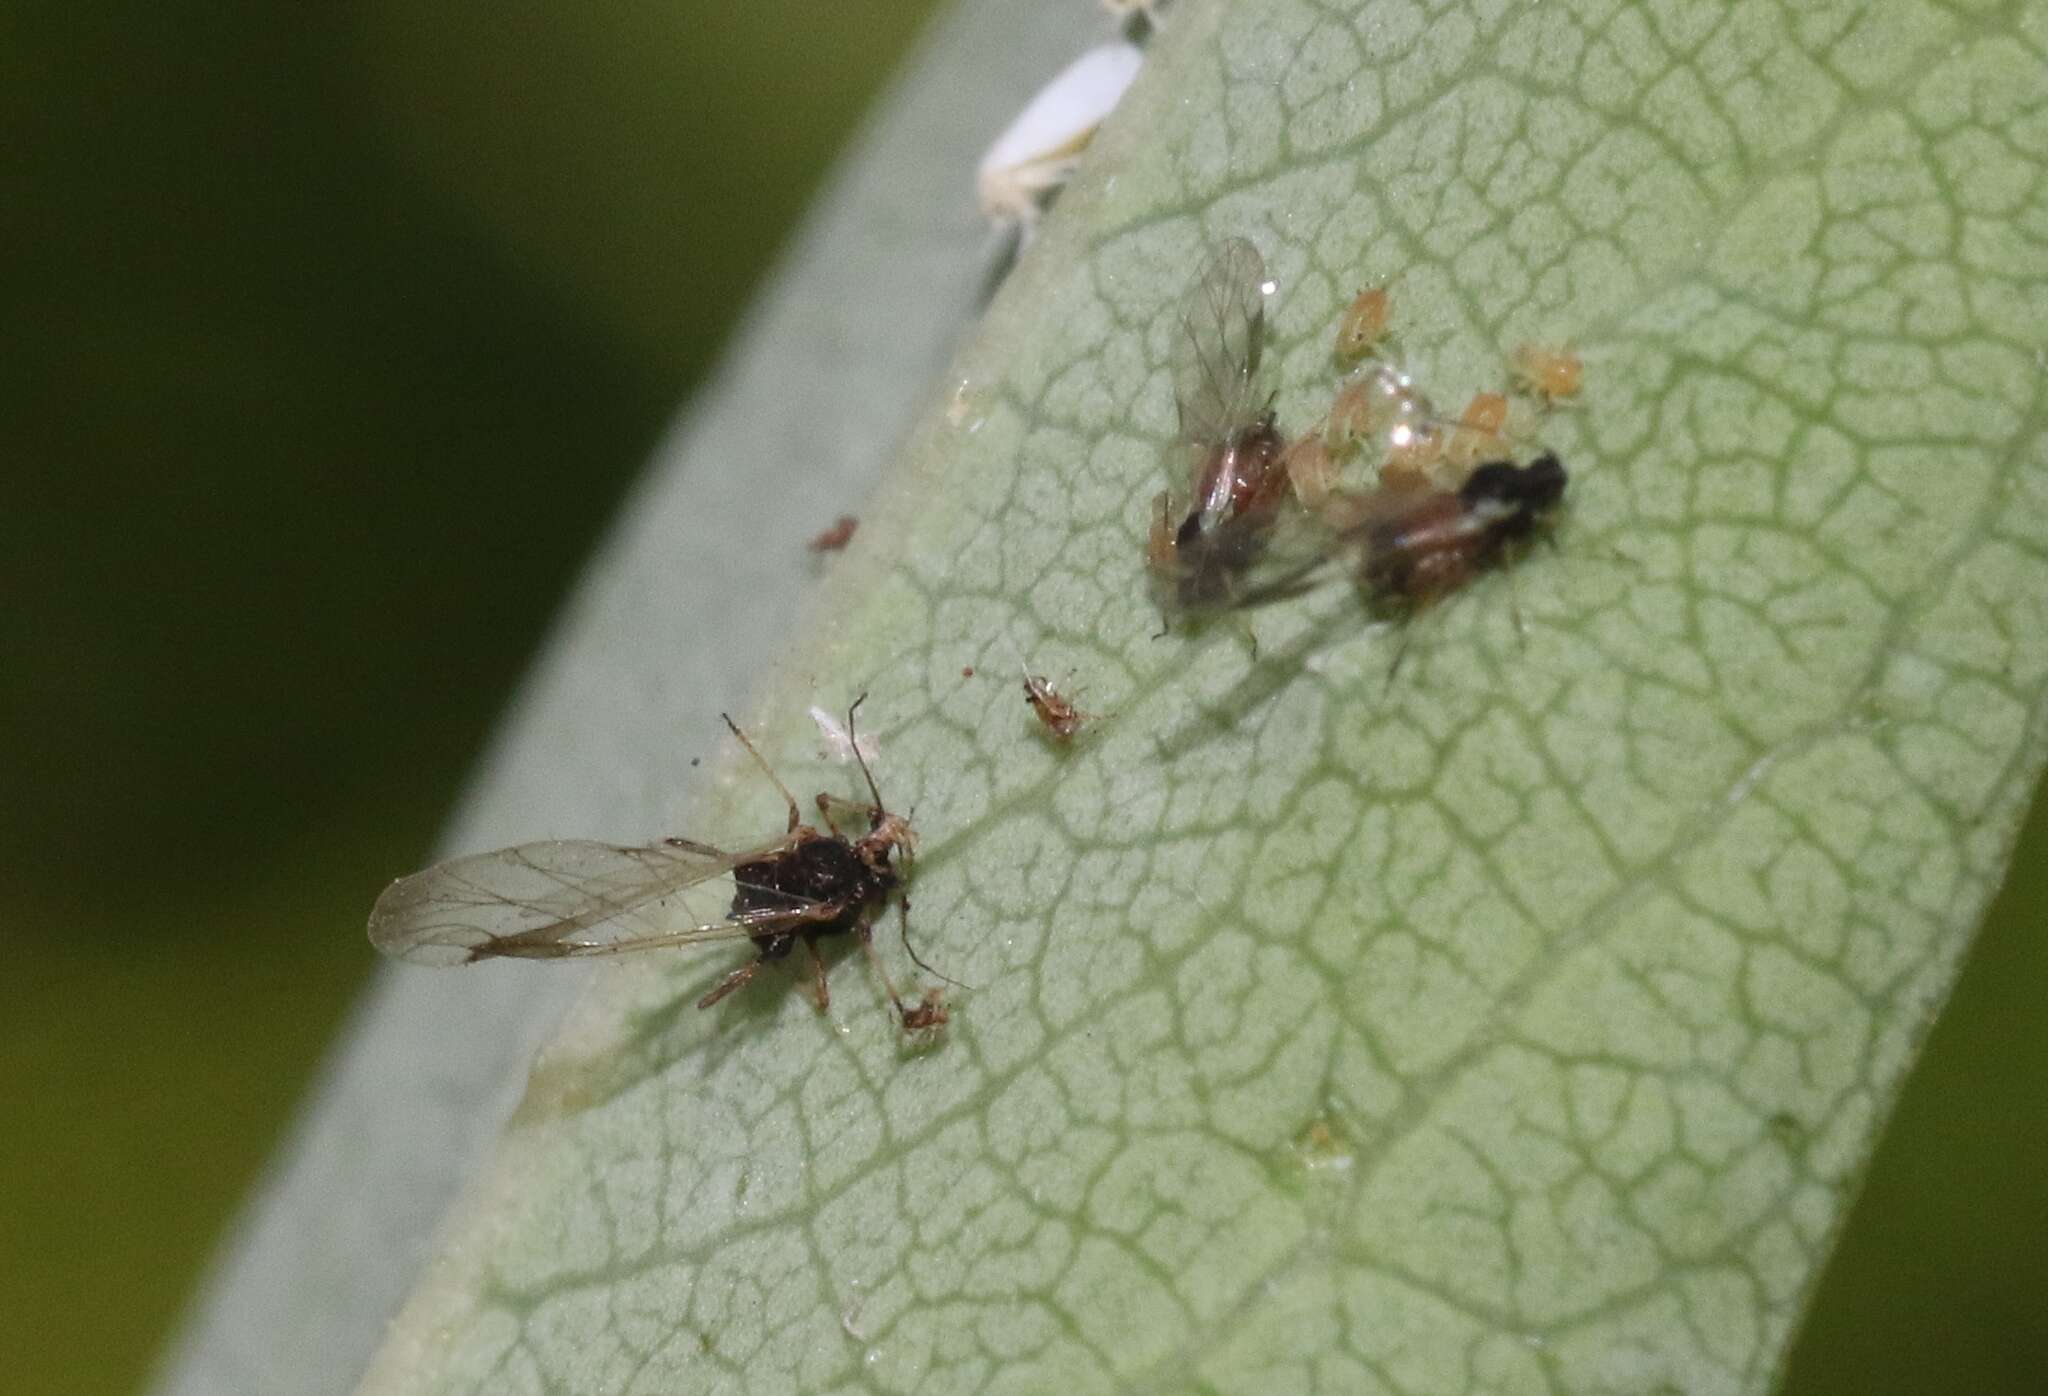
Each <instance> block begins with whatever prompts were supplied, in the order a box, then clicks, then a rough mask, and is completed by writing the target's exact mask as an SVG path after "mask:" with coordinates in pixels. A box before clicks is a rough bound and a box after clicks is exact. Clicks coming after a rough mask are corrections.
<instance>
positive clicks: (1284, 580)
mask: <svg viewBox="0 0 2048 1396" xmlns="http://www.w3.org/2000/svg"><path fill="white" fill-rule="evenodd" d="M1362 536H1363V535H1362V531H1360V532H1353V531H1340V530H1338V529H1334V528H1332V527H1331V526H1330V525H1329V524H1327V523H1326V522H1324V521H1323V519H1322V518H1321V517H1319V516H1317V515H1313V514H1310V513H1308V512H1307V511H1305V510H1301V509H1294V508H1286V509H1277V510H1267V511H1262V512H1259V513H1255V514H1238V515H1234V516H1232V517H1230V518H1227V519H1225V520H1223V522H1221V523H1220V524H1218V525H1217V526H1216V527H1215V528H1213V529H1210V530H1209V531H1207V532H1205V533H1203V534H1201V535H1200V536H1199V537H1197V538H1194V539H1192V540H1190V541H1189V542H1188V543H1186V544H1184V545H1182V546H1179V547H1177V548H1175V549H1174V551H1173V553H1172V556H1171V558H1170V560H1168V561H1166V562H1165V563H1164V564H1163V565H1160V566H1158V567H1156V568H1155V573H1156V575H1157V576H1158V577H1159V580H1160V582H1161V583H1162V584H1163V585H1162V586H1161V587H1160V600H1161V602H1162V604H1163V605H1164V606H1165V608H1166V609H1167V610H1168V611H1169V612H1175V613H1179V614H1182V615H1203V614H1214V613H1216V612H1219V611H1235V610H1249V609H1252V608H1254V607H1258V606H1264V605H1269V604H1271V603H1272V602H1275V601H1284V600H1286V599H1288V598H1289V597H1292V596H1299V595H1301V594H1302V593H1303V592H1306V591H1310V590H1312V589H1314V588H1316V587H1318V586H1321V585H1322V584H1323V583H1324V582H1326V581H1329V580H1332V579H1334V578H1336V577H1338V576H1341V575H1343V573H1342V571H1341V569H1340V567H1339V565H1338V564H1340V563H1341V562H1343V560H1344V559H1345V558H1346V557H1347V556H1350V555H1351V553H1352V552H1353V551H1355V540H1356V539H1357V538H1361V537H1362Z"/></svg>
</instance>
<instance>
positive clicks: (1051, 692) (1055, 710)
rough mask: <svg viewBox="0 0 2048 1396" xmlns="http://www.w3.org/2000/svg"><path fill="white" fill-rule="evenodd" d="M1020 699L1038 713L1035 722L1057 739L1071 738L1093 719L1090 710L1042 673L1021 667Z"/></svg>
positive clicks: (1093, 715)
mask: <svg viewBox="0 0 2048 1396" xmlns="http://www.w3.org/2000/svg"><path fill="white" fill-rule="evenodd" d="M1024 701H1025V702H1027V703H1029V704H1030V705H1031V711H1032V712H1033V713H1035V714H1036V715H1037V717H1038V721H1039V724H1040V725H1041V726H1043V727H1044V728H1045V730H1046V731H1048V732H1050V733H1052V735H1053V737H1054V739H1055V740H1057V741H1061V742H1067V741H1072V740H1073V738H1074V734H1075V733H1077V732H1079V731H1080V730H1081V729H1082V728H1083V727H1086V726H1087V725H1088V724H1089V723H1091V722H1093V721H1094V720H1095V714H1094V713H1086V712H1082V711H1081V710H1080V709H1079V708H1077V707H1075V706H1074V705H1073V703H1072V702H1070V701H1069V700H1068V699H1066V698H1065V697H1063V696H1062V695H1061V694H1060V691H1059V690H1058V689H1056V688H1054V687H1053V686H1052V681H1051V680H1050V679H1048V678H1046V677H1045V676H1044V675H1042V674H1034V673H1032V672H1031V671H1030V670H1029V669H1026V670H1025V671H1024Z"/></svg>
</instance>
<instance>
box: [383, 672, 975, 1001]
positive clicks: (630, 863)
mask: <svg viewBox="0 0 2048 1396" xmlns="http://www.w3.org/2000/svg"><path fill="white" fill-rule="evenodd" d="M864 699H865V695H862V698H860V699H856V700H854V703H853V706H852V707H850V708H848V709H847V713H846V727H847V731H848V733H849V734H850V733H852V731H853V728H854V716H855V714H856V713H857V712H858V711H859V709H860V705H861V702H862V701H863V700H864ZM725 725H726V727H727V728H728V729H730V730H731V732H732V734H733V736H734V737H735V738H737V739H738V741H739V743H740V745H741V746H742V747H744V748H745V749H746V752H747V754H748V755H749V756H751V757H752V758H753V760H754V763H755V765H757V766H758V767H760V769H761V772H762V774H764V775H765V776H767V777H768V780H769V781H770V783H772V784H773V785H774V786H775V788H776V790H778V791H779V792H781V795H782V798H783V800H784V801H785V802H786V803H787V804H788V806H789V824H788V827H787V828H786V829H785V830H784V831H783V833H782V834H781V835H780V836H779V837H777V838H774V839H771V840H769V841H768V842H766V843H763V844H761V845H759V846H757V847H754V848H749V849H745V850H741V851H737V852H733V851H726V850H723V849H718V848H714V847H712V846H711V845H709V844H703V843H698V842H696V841H694V840H692V839H686V838H666V839H662V840H660V841H659V842H657V843H652V844H646V845H643V846H640V847H622V846H619V845H615V844H608V843H600V842H596V841H594V840H585V839H566V840H552V841H547V842H541V843H528V844H520V845H518V846H517V847H514V848H501V849H498V850H497V851H495V852H492V853H478V854H473V855H471V856H469V857H465V858H455V859H451V860H450V861H448V862H445V863H438V864H436V865H435V866H433V867H431V868H428V869H427V870H426V871H424V872H418V873H414V874H413V875H412V876H410V877H402V878H400V879H399V880H398V881H396V882H394V883H392V884H391V885H390V886H389V887H387V888H386V889H385V890H384V894H383V895H382V896H380V897H379V898H378V899H377V905H376V906H375V907H374V908H373V909H372V910H371V912H370V926H369V931H370V942H371V944H373V945H375V946H376V947H377V948H378V949H379V950H381V951H383V952H384V953H385V954H387V955H391V956H393V957H395V958H397V959H400V960H406V961H410V962H412V963H414V964H424V965H465V964H473V963H475V962H476V961H478V960H489V959H524V960H560V959H569V958H581V957H588V956H602V955H620V954H625V953H626V952H628V951H635V950H652V949H658V948H660V947H663V946H671V945H699V944H706V943H709V942H713V941H727V940H751V941H752V942H753V945H754V958H753V959H751V960H748V961H747V962H746V963H744V964H742V965H740V966H739V967H738V968H736V969H734V970H733V971H731V972H730V973H729V974H727V975H726V976H725V977H724V978H723V979H721V980H719V982H718V983H717V984H715V985H714V986H712V988H711V990H710V992H708V993H706V994H705V995H704V996H703V997H702V998H700V999H698V1000H697V1006H698V1007H699V1008H709V1007H711V1006H712V1005H713V1004H715V1003H717V1002H718V1001H719V1000H720V999H723V998H725V997H726V996H727V995H729V994H731V993H733V992H734V991H736V990H738V989H740V988H742V987H743V986H745V985H746V984H747V983H748V982H749V981H750V980H752V979H753V977H754V976H755V975H756V974H757V973H758V972H759V971H760V969H761V966H763V965H765V964H767V963H769V962H770V961H771V960H780V959H784V958H786V957H787V956H788V955H789V954H790V953H791V952H792V951H794V950H795V949H796V947H797V946H798V945H802V946H803V947H804V948H805V950H807V951H808V952H809V953H810V956H811V960H812V963H813V966H814V970H815V979H814V981H813V983H814V992H815V995H816V999H817V1005H818V1011H819V1012H821V1013H822V1012H825V1011H826V1010H827V1009H829V1008H830V1006H831V1002H832V997H831V990H830V988H829V987H828V986H827V983H826V977H825V961H824V958H823V957H822V956H821V955H820V954H819V951H818V942H819V941H820V940H823V939H824V938H826V937H827V936H835V935H850V936H852V937H853V938H854V940H855V941H856V942H858V943H859V945H860V947H861V950H862V952H863V954H865V955H866V957H867V960H868V964H869V966H870V967H871V968H872V969H873V971H874V973H875V977H876V978H877V979H878V980H879V981H880V982H881V984H882V988H883V990H884V991H885V992H886V993H887V994H888V996H889V1001H890V1003H891V1004H893V1005H894V1006H895V1010H896V1015H897V1019H898V1021H899V1022H900V1023H901V1024H902V1026H903V1030H904V1031H905V1032H906V1033H909V1032H915V1031H920V1030H923V1029H926V1028H931V1027H934V1026H937V1025H938V1024H940V1023H943V1022H944V1021H945V1015H944V1010H943V1007H942V1006H941V1005H940V1004H938V1003H937V1002H936V1001H935V1000H932V999H931V998H929V997H926V998H924V999H923V1000H921V1001H920V1002H918V1003H915V1004H912V1003H906V1002H905V1000H904V999H903V997H902V995H900V994H899V993H898V992H897V990H896V986H895V984H894V983H893V982H891V980H890V978H889V975H888V971H887V970H886V969H884V968H883V966H882V962H881V957H880V956H879V955H878V954H877V953H876V952H875V948H874V941H873V934H872V924H873V921H874V918H875V915H876V914H877V913H878V912H879V911H880V910H881V909H882V908H883V907H884V906H885V905H887V903H888V902H890V901H891V900H894V901H896V903H897V907H898V911H899V912H900V913H901V917H902V934H903V948H904V950H905V951H906V952H907V953H908V954H909V956H910V958H911V961H912V962H913V963H914V964H916V965H917V966H918V967H919V968H921V969H924V970H926V971H927V972H929V973H932V974H935V975H937V974H938V971H936V970H933V969H931V967H930V966H929V965H926V964H925V963H924V961H923V959H922V958H920V957H919V956H918V953H917V950H916V948H915V947H914V946H912V945H911V943H910V919H909V912H908V911H907V910H906V909H905V907H906V903H905V901H904V899H903V884H904V881H905V879H906V878H907V877H908V875H909V872H910V864H911V861H912V859H913V857H914V855H915V851H916V845H917V838H916V834H915V833H914V831H913V830H912V829H911V827H910V823H909V821H908V820H906V819H904V818H903V816H901V815H898V814H892V813H890V812H889V810H888V809H887V807H886V806H885V805H884V804H883V802H882V792H881V790H880V789H879V788H878V787H877V786H876V784H875V777H874V773H873V772H872V771H871V770H869V769H868V765H867V762H866V760H865V759H863V758H861V757H860V756H859V750H860V749H859V745H858V743H857V742H855V743H854V744H853V750H854V752H855V759H856V760H858V761H859V762H860V769H861V775H862V776H863V778H865V780H866V781H867V787H868V794H869V795H870V796H872V797H873V801H874V802H873V803H872V804H869V805H861V804H858V803H856V802H853V801H848V800H841V799H838V798H836V797H834V796H831V795H826V794H822V793H821V794H820V795H819V796H818V797H817V806H818V809H819V812H820V814H821V815H822V817H823V820H824V825H825V827H824V828H823V829H819V828H814V827H813V826H811V825H809V824H806V823H805V822H804V821H803V817H802V813H801V811H800V810H799V808H798V806H797V802H796V797H795V796H794V795H792V794H790V792H789V787H787V786H785V785H784V784H783V783H782V781H781V780H780V779H779V778H778V777H777V776H776V774H775V772H774V770H773V769H772V768H770V767H769V765H768V763H767V761H766V760H765V759H764V758H763V757H762V755H761V753H760V752H759V751H758V750H757V749H756V748H755V746H754V744H753V743H752V742H751V741H749V740H748V739H747V735H746V733H744V732H742V731H741V730H740V729H739V727H738V726H737V725H736V724H735V723H734V722H733V721H732V719H731V718H726V719H725ZM852 814H859V815H865V816H866V819H867V825H868V828H867V832H866V833H865V834H863V835H862V836H860V837H859V838H848V837H847V836H846V835H844V834H842V833H840V832H839V831H838V829H837V828H836V827H835V825H834V818H835V816H840V817H844V816H847V815H852ZM899 855H900V858H899ZM725 882H730V884H731V899H730V902H729V904H727V905H726V906H725V907H724V909H723V910H722V911H715V910H713V909H712V907H711V906H710V905H703V904H702V903H703V902H704V900H705V899H706V898H708V897H709V896H710V895H711V894H712V889H713V888H714V887H717V886H719V885H721V884H722V883H725ZM720 895H721V896H722V895H723V894H722V892H721V893H720ZM693 902H697V903H700V904H699V905H697V906H693V905H692V903H693ZM679 922H680V923H681V924H678V923H679ZM938 977H939V978H941V979H943V978H945V976H944V975H938Z"/></svg>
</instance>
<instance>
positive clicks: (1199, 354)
mask: <svg viewBox="0 0 2048 1396" xmlns="http://www.w3.org/2000/svg"><path fill="white" fill-rule="evenodd" d="M1265 281H1266V261H1265V259H1264V258H1263V257H1261V256H1260V255H1259V249H1258V248H1256V247H1254V246H1252V245H1251V244H1250V243H1249V242H1246V241H1245V240H1244V239H1243V238H1229V239H1227V240H1225V241H1223V242H1220V243H1218V244H1217V245H1216V246H1215V247H1214V248H1212V249H1211V250H1210V252H1209V256H1208V258H1207V260H1205V261H1204V262H1203V263H1202V267H1201V270H1200V271H1198V272H1197V273H1196V274H1195V279H1194V282H1193V284H1192V285H1190V286H1189V287H1188V290H1187V295H1186V297H1185V298H1184V299H1183V300H1182V302H1181V309H1180V326H1179V331H1178V334H1177V336H1176V339H1175V342H1174V354H1173V391H1174V398H1175V400H1176V401H1177V402H1178V403H1179V405H1180V439H1181V441H1182V442H1183V443H1186V444H1188V445H1193V446H1200V447H1209V446H1217V445H1222V444H1223V443H1225V442H1227V441H1229V440H1230V438H1231V437H1232V436H1234V435H1235V434H1236V433H1237V432H1238V431H1239V430H1240V429H1242V428H1243V427H1245V426H1247V425H1249V424H1250V423H1251V422H1252V421H1254V420H1256V419H1257V417H1258V414H1259V411H1260V409H1261V406H1262V402H1261V398H1260V394H1259V390H1258V382H1257V379H1258V372H1259V356H1260V354H1261V353H1262V352H1263V350H1264V348H1265V339H1266V293H1265V290H1264V286H1265Z"/></svg>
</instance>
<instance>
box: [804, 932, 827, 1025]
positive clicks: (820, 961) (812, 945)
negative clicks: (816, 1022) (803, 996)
mask: <svg viewBox="0 0 2048 1396" xmlns="http://www.w3.org/2000/svg"><path fill="white" fill-rule="evenodd" d="M803 941H804V949H806V950H808V951H810V952H811V974H812V976H813V978H812V980H811V984H812V987H813V990H814V991H815V993H816V994H817V996H818V1011H819V1012H820V1013H830V1012H831V1011H832V986H831V985H829V984H827V983H826V982H825V957H824V956H823V955H820V954H819V953H818V939H817V937H816V936H808V935H807V936H805V937H804V938H803Z"/></svg>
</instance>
